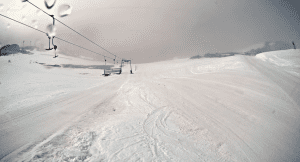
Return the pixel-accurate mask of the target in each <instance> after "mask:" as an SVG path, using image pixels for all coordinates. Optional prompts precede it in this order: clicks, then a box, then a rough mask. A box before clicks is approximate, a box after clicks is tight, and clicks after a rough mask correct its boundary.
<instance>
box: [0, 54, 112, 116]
mask: <svg viewBox="0 0 300 162" xmlns="http://www.w3.org/2000/svg"><path fill="white" fill-rule="evenodd" d="M34 53H35V54H34V55H24V54H18V55H17V54H16V55H14V56H13V55H9V56H5V57H1V59H0V66H1V67H0V74H1V80H0V82H1V86H2V87H1V89H2V90H1V93H0V101H1V104H0V105H1V106H0V107H1V108H0V114H3V113H6V112H9V111H11V110H15V109H22V107H27V106H30V105H32V104H35V103H37V102H41V101H45V100H48V99H51V98H53V97H56V96H61V95H65V94H68V93H70V92H74V91H80V90H83V89H88V88H92V87H95V86H98V85H101V84H103V83H105V82H106V81H107V79H103V77H101V74H103V69H80V68H76V69H70V68H62V67H53V65H54V66H55V65H64V64H70V65H87V66H88V65H103V64H104V63H103V62H96V61H88V60H83V59H78V58H74V57H70V56H65V55H62V54H59V57H58V58H53V53H52V52H38V51H34ZM8 60H10V61H11V62H10V63H9V62H8ZM43 65H52V66H43Z"/></svg>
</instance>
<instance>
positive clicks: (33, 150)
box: [0, 50, 300, 162]
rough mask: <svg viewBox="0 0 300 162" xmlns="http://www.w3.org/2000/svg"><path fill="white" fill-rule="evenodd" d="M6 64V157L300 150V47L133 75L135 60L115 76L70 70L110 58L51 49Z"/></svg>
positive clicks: (159, 156) (202, 156) (165, 156)
mask: <svg viewBox="0 0 300 162" xmlns="http://www.w3.org/2000/svg"><path fill="white" fill-rule="evenodd" d="M8 60H10V61H11V62H10V63H9V62H8ZM0 63H1V64H0V66H1V68H0V75H1V80H0V82H1V84H0V88H1V91H0V104H1V107H0V159H1V161H107V162H109V161H149V162H151V161H184V162H186V161H216V162H218V161H236V162H242V161H255V162H256V161H258V162H260V161H264V162H268V161H269V162H276V161H278V162H281V161H297V157H298V155H299V153H300V152H299V150H300V149H299V147H300V143H299V142H300V141H299V137H300V132H299V124H300V123H299V117H300V116H299V115H300V113H299V108H300V106H299V105H300V101H299V99H300V90H299V89H300V84H299V83H300V66H299V65H300V50H284V51H275V52H268V53H262V54H259V55H257V56H255V57H254V56H242V55H237V56H231V57H223V58H202V59H197V60H190V59H177V60H171V61H163V62H157V63H148V64H138V65H132V69H133V73H134V74H130V73H129V70H130V65H127V64H126V65H125V67H123V72H122V74H121V75H111V76H108V77H104V76H102V75H101V74H103V70H102V69H88V68H63V66H61V65H63V64H71V65H85V66H86V67H87V66H89V65H100V64H102V65H103V62H100V63H99V62H95V61H87V60H83V59H78V58H73V57H69V56H64V55H60V56H59V57H58V58H52V54H50V53H47V52H37V51H35V52H34V54H33V55H21V54H19V55H15V56H5V57H1V58H0ZM40 63H44V64H40ZM45 65H51V66H45ZM73 67H75V66H73Z"/></svg>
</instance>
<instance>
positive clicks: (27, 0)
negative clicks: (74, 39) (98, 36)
mask: <svg viewBox="0 0 300 162" xmlns="http://www.w3.org/2000/svg"><path fill="white" fill-rule="evenodd" d="M26 2H29V3H30V4H31V5H33V6H34V7H36V8H38V9H39V10H41V11H43V12H44V13H45V14H47V15H48V16H50V17H52V18H53V20H54V19H55V20H56V21H58V22H60V23H61V24H63V25H64V26H66V27H67V28H69V29H71V30H73V31H74V32H75V33H77V34H79V35H80V36H82V37H84V38H85V39H87V40H88V41H90V42H92V43H93V44H95V45H96V46H98V47H100V48H101V49H103V50H104V51H106V52H108V53H109V54H111V55H114V56H115V57H117V56H116V55H115V54H113V53H111V52H109V51H108V50H106V49H105V48H103V47H101V46H100V45H98V44H97V43H95V42H93V41H91V40H90V39H88V38H87V37H85V36H83V35H82V34H80V33H79V32H77V31H75V30H74V29H72V28H71V27H69V26H68V25H66V24H64V23H63V22H61V21H59V20H58V19H56V18H54V17H53V15H50V14H48V13H47V12H45V11H44V10H42V9H41V8H39V7H37V6H36V5H34V4H33V3H31V2H30V1H29V0H26Z"/></svg>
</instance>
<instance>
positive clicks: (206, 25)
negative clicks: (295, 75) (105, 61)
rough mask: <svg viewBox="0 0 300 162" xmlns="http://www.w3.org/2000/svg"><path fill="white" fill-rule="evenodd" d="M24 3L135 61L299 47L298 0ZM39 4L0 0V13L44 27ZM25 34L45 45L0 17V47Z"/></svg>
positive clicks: (71, 35)
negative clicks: (66, 9)
mask: <svg viewBox="0 0 300 162" xmlns="http://www.w3.org/2000/svg"><path fill="white" fill-rule="evenodd" d="M50 1H52V0H50ZM298 1H299V0H298ZM30 2H32V3H34V4H35V5H36V6H38V7H40V8H41V9H43V10H45V11H46V12H48V13H49V14H54V15H55V17H56V18H57V19H59V20H61V21H62V22H63V23H65V24H67V25H69V26H70V27H72V28H73V29H75V30H76V31H78V32H80V33H81V34H83V35H84V36H86V37H87V38H89V39H90V40H93V41H94V42H96V43H97V44H99V45H101V46H102V47H104V48H105V49H107V50H108V51H110V52H112V53H114V54H116V55H118V56H120V57H122V58H126V59H129V58H131V59H133V62H135V63H144V62H153V61H162V60H167V59H172V58H174V57H179V58H180V57H190V56H193V55H197V54H200V55H201V54H204V53H206V52H231V51H233V52H235V51H243V50H245V49H249V48H252V47H253V48H255V47H256V46H259V44H262V43H264V42H265V41H280V40H281V41H288V42H291V41H295V42H297V44H299V46H300V37H299V32H300V18H299V6H300V2H298V3H297V0H293V1H287V0H84V1H83V0H81V1H80V0H57V2H56V4H55V5H54V7H53V8H52V9H50V10H49V9H47V8H46V7H45V4H44V1H43V0H30ZM1 4H2V5H1ZM63 4H68V5H70V6H72V13H71V14H70V15H69V16H66V17H62V18H60V17H58V13H57V11H58V8H59V7H60V6H61V5H63ZM297 8H298V9H297ZM37 10H38V9H36V8H35V7H33V6H32V5H30V4H29V3H28V2H24V3H22V2H21V0H0V14H3V15H5V16H9V17H11V18H14V19H16V20H19V21H21V22H23V23H25V24H28V25H31V26H35V25H36V26H37V29H39V30H42V31H45V32H46V31H47V30H46V26H47V25H49V24H51V23H52V19H51V17H49V16H47V15H46V14H44V13H43V12H37ZM34 20H36V22H34ZM8 24H9V28H8ZM56 26H57V31H56V36H57V37H60V38H63V39H66V40H68V41H70V42H73V43H75V44H78V45H81V46H83V47H85V48H89V49H91V50H93V51H96V52H99V53H102V54H104V55H107V56H111V55H110V54H108V53H107V52H105V51H103V50H102V49H101V48H99V47H97V46H95V45H94V44H92V43H90V42H89V41H87V40H85V39H84V38H82V37H80V36H79V35H78V34H76V33H75V32H73V31H71V30H70V29H68V28H66V27H65V26H63V25H61V24H60V23H59V22H56ZM23 40H25V45H29V43H30V41H32V44H34V43H36V44H44V45H45V46H47V45H48V38H47V36H46V35H45V34H42V33H39V32H37V31H35V30H33V29H30V28H28V27H26V26H23V25H19V24H17V23H16V22H13V21H11V20H9V19H6V18H4V17H2V16H0V42H1V44H2V46H3V45H4V44H12V43H16V44H19V45H20V46H22V41H23ZM54 42H55V44H57V45H58V49H59V50H60V51H61V52H64V53H65V54H67V55H71V56H78V57H80V56H82V57H86V58H92V59H95V60H99V59H102V58H103V57H102V56H101V57H100V56H98V55H96V54H93V53H91V52H88V51H85V50H81V49H79V48H78V47H75V46H72V45H68V44H66V43H63V42H61V41H59V40H56V39H54ZM298 42H299V43H298Z"/></svg>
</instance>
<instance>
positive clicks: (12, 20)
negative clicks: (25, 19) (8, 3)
mask: <svg viewBox="0 0 300 162" xmlns="http://www.w3.org/2000/svg"><path fill="white" fill-rule="evenodd" d="M0 15H1V16H3V17H6V18H8V19H10V20H12V21H15V22H18V23H20V24H22V25H25V26H27V27H30V28H32V29H34V30H37V31H39V32H41V33H44V34H47V33H46V32H43V31H41V30H39V29H36V28H34V27H31V26H29V25H26V24H24V23H21V22H20V21H17V20H15V19H12V18H10V17H7V16H4V15H2V14H0Z"/></svg>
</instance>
